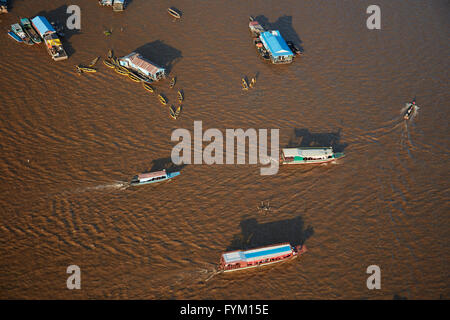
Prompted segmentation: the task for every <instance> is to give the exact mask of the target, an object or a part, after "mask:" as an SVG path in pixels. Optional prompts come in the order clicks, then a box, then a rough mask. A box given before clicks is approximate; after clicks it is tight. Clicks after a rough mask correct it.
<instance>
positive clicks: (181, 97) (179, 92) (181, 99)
mask: <svg viewBox="0 0 450 320" xmlns="http://www.w3.org/2000/svg"><path fill="white" fill-rule="evenodd" d="M178 100H179V101H180V102H183V100H184V95H183V92H182V91H178Z"/></svg>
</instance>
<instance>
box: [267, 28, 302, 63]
mask: <svg viewBox="0 0 450 320" xmlns="http://www.w3.org/2000/svg"><path fill="white" fill-rule="evenodd" d="M260 38H261V41H262V43H263V44H264V46H265V47H266V49H267V50H269V51H270V53H271V54H272V56H274V57H282V56H290V55H291V56H293V55H294V54H293V53H292V51H291V49H289V47H288V45H287V43H286V41H284V39H283V37H282V36H281V34H280V31H278V30H271V31H266V32H263V33H261V37H260Z"/></svg>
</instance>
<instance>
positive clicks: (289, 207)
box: [0, 0, 450, 299]
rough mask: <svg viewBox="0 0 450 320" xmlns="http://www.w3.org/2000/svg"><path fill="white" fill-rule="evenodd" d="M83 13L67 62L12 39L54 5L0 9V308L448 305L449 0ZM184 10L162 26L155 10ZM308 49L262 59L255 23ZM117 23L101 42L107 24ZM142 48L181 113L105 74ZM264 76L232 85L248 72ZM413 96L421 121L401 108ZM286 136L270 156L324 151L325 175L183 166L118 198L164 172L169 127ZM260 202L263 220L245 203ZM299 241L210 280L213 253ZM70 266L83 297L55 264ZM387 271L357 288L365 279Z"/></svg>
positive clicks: (135, 5) (294, 169)
mask: <svg viewBox="0 0 450 320" xmlns="http://www.w3.org/2000/svg"><path fill="white" fill-rule="evenodd" d="M72 3H73V4H78V5H79V6H80V7H81V13H82V16H81V19H82V20H81V30H80V31H79V32H66V33H67V35H66V39H65V40H64V41H63V44H64V45H65V47H66V48H67V51H68V53H69V55H70V57H69V59H68V60H66V61H63V62H53V61H52V60H51V59H50V57H49V55H48V54H47V52H46V51H45V49H44V48H43V46H42V45H40V46H37V45H35V46H32V47H30V46H26V45H22V44H18V43H16V42H14V41H12V40H11V39H9V37H8V36H7V34H6V31H7V28H8V26H9V25H10V24H12V23H15V22H16V21H17V17H18V16H27V17H33V16H35V15H37V14H43V15H46V16H48V17H50V18H53V19H57V20H60V21H64V19H65V17H67V15H66V14H65V9H66V5H67V3H66V1H62V0H51V1H50V0H42V1H39V2H37V1H36V2H35V1H20V0H15V1H13V2H12V7H13V8H12V11H11V13H9V14H6V15H5V14H4V15H0V26H1V30H3V31H4V32H2V34H1V36H0V53H1V59H0V72H1V75H0V77H1V82H0V96H1V99H0V107H1V112H2V115H1V117H0V123H1V124H0V152H1V156H0V176H1V184H0V208H1V209H0V257H1V259H0V297H1V298H26V299H37V298H42V299H50V298H62V299H72V298H83V299H87V298H97V299H104V298H106V299H118V298H122V299H183V298H184V299H278V298H281V299H320V298H329V299H344V298H348V299H392V298H394V297H404V298H408V299H421V298H424V299H439V298H448V296H449V277H448V263H449V251H448V244H449V217H448V212H449V206H448V199H449V184H448V181H449V174H448V164H449V163H448V156H449V145H448V141H449V139H448V135H449V129H448V110H449V109H448V101H449V98H450V97H449V93H448V92H449V85H448V69H449V63H448V56H449V53H450V52H449V46H448V39H449V30H450V29H449V21H450V20H449V19H448V17H449V10H450V7H449V4H448V2H447V1H438V0H436V1H387V0H382V1H378V2H377V4H378V5H380V7H381V12H382V20H381V22H382V29H381V30H368V29H367V28H366V18H367V17H368V15H367V14H366V13H365V12H366V8H367V7H368V6H369V5H370V4H372V3H370V2H369V1H324V0H321V1H314V2H312V1H252V2H251V3H247V2H237V1H233V2H231V3H228V2H225V1H208V4H206V3H204V2H202V1H181V0H179V1H178V0H177V1H143V0H133V1H131V2H130V3H129V6H128V8H127V9H126V10H125V11H124V12H121V13H113V12H112V10H111V8H102V7H99V6H98V5H97V1H88V0H84V1H72ZM170 6H175V7H177V8H179V9H180V10H181V11H182V13H183V17H182V19H181V20H180V21H177V22H173V20H172V18H170V16H168V14H167V12H166V9H167V8H168V7H170ZM249 15H254V16H259V19H262V20H263V22H265V23H266V24H267V25H269V26H272V27H273V28H277V29H279V30H280V31H281V33H282V34H283V35H284V36H285V37H286V38H287V39H291V40H293V41H294V42H295V43H296V44H297V45H300V46H301V47H302V48H303V50H304V56H302V57H301V58H299V59H296V61H295V62H294V63H293V64H291V65H286V66H273V65H270V64H267V63H264V62H263V61H261V60H260V59H259V58H258V56H257V54H256V51H255V49H254V47H253V46H252V45H251V39H250V36H249V32H248V16H249ZM107 29H108V30H112V34H111V35H110V36H105V35H104V33H103V31H104V30H107ZM110 48H112V49H113V50H114V52H115V54H116V55H118V56H121V55H125V54H128V53H130V52H131V51H134V50H138V51H140V52H142V53H143V54H144V55H145V56H146V57H147V58H149V59H150V60H153V61H155V62H157V63H160V64H162V65H164V66H166V67H168V69H169V71H170V76H176V77H177V84H176V87H175V89H173V90H171V89H169V88H168V81H164V82H162V83H159V84H156V85H155V87H156V88H157V89H158V90H159V92H162V93H164V94H165V95H166V96H167V98H168V99H169V105H170V104H172V103H175V102H176V89H183V91H184V93H185V102H184V104H183V111H182V114H181V116H180V118H179V119H178V120H176V121H174V120H172V119H170V117H169V114H168V107H167V106H162V105H161V104H160V103H159V101H158V100H157V96H155V95H152V94H150V93H149V92H147V91H145V90H144V89H143V88H142V87H141V86H140V85H139V84H137V83H135V82H133V81H131V80H129V79H128V78H126V77H123V76H121V75H118V74H116V73H114V72H113V71H112V70H111V69H108V68H107V67H105V66H104V65H103V64H102V63H101V62H99V64H98V65H97V66H98V69H99V70H98V72H97V73H95V74H84V75H82V76H78V75H77V74H76V73H75V72H74V67H73V66H74V65H75V64H78V63H89V62H90V61H91V60H92V59H93V58H95V57H96V56H102V57H104V56H106V54H107V52H108V50H109V49H110ZM255 74H258V79H257V83H256V87H255V88H254V89H251V90H249V91H248V92H244V91H243V90H242V89H241V77H243V76H245V75H246V76H248V77H252V76H254V75H255ZM414 96H416V97H417V103H418V105H419V106H420V110H419V114H418V116H417V117H416V118H415V119H414V120H413V121H410V122H408V123H405V122H404V121H403V120H402V119H401V115H400V109H401V108H402V107H403V106H404V104H405V103H406V102H407V101H408V100H410V99H412V97H414ZM194 120H202V121H203V128H205V129H206V128H218V129H220V130H223V132H224V130H225V129H226V128H233V129H234V128H244V129H246V128H256V129H259V128H269V129H270V128H278V129H280V144H281V146H287V145H314V144H315V145H318V144H327V143H328V144H333V145H334V146H335V147H337V148H340V149H342V150H343V151H344V152H345V153H346V157H345V158H344V159H342V160H340V161H338V162H337V163H335V164H329V165H322V166H301V167H299V166H288V167H281V168H280V171H279V172H278V174H276V175H274V176H261V175H260V174H259V166H256V165H221V166H220V165H216V166H207V165H187V166H185V167H183V168H182V171H181V175H180V176H179V177H177V178H176V179H174V180H173V181H171V182H169V183H163V184H159V185H155V186H152V185H150V186H143V187H139V188H133V189H129V188H128V189H123V188H121V186H122V185H123V183H124V182H126V181H129V179H130V178H131V177H132V176H133V175H135V174H136V173H139V172H143V171H145V170H149V169H152V168H153V169H158V168H162V167H163V166H164V165H165V164H166V162H167V159H168V158H169V157H170V152H171V150H172V147H173V146H174V145H175V143H174V142H171V141H170V135H171V133H172V131H173V130H174V129H176V128H186V129H189V130H193V122H194ZM261 201H270V204H271V206H272V207H273V210H272V211H270V212H268V213H266V214H261V213H260V212H258V209H257V206H258V205H259V204H260V202H261ZM286 241H287V242H291V244H300V243H304V244H306V245H307V246H308V248H309V251H308V253H306V254H305V255H304V256H303V257H301V258H300V259H296V260H293V261H290V262H286V263H283V264H279V265H274V266H270V267H266V268H262V269H260V270H253V271H245V272H241V273H232V274H226V275H217V276H215V277H213V278H211V279H210V280H209V281H205V280H206V279H207V278H208V277H209V275H210V274H211V269H212V268H213V267H214V265H215V264H216V263H217V262H218V261H219V258H220V254H221V253H222V252H224V251H226V250H229V249H236V248H239V247H248V248H250V247H257V246H262V245H267V244H273V243H278V242H286ZM71 264H76V265H78V266H80V268H81V274H82V280H81V285H82V289H81V290H68V289H67V288H66V279H67V277H68V275H67V274H66V268H67V266H68V265H71ZM373 264H374V265H378V266H380V268H381V277H382V278H381V281H382V284H381V285H382V289H381V290H368V289H367V287H366V279H367V277H368V275H367V274H366V268H367V267H368V266H369V265H373Z"/></svg>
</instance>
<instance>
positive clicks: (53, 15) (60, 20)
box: [31, 5, 81, 57]
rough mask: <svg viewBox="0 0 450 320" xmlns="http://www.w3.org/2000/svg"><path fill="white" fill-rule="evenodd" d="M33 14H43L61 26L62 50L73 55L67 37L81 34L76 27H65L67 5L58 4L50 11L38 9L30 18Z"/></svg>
mask: <svg viewBox="0 0 450 320" xmlns="http://www.w3.org/2000/svg"><path fill="white" fill-rule="evenodd" d="M35 16H44V17H46V18H47V20H48V21H49V22H50V23H52V22H55V23H56V24H57V25H58V26H59V27H61V28H62V30H61V31H62V32H63V33H64V36H60V38H61V42H62V45H63V47H64V50H65V51H66V53H67V56H69V57H70V56H71V55H73V54H74V53H75V52H76V50H75V49H74V48H73V47H72V44H71V43H70V41H69V39H70V38H71V37H72V36H74V35H78V34H81V31H80V30H77V29H73V30H70V29H68V28H67V27H66V20H67V18H68V17H69V15H68V14H67V6H66V5H63V6H60V7H58V8H56V9H54V10H51V11H40V12H38V13H36V14H35V15H33V16H31V18H32V17H35ZM56 31H59V30H56ZM58 35H59V32H58Z"/></svg>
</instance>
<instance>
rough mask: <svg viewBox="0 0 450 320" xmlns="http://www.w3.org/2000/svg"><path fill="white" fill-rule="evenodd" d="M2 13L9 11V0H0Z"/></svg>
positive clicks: (0, 11)
mask: <svg viewBox="0 0 450 320" xmlns="http://www.w3.org/2000/svg"><path fill="white" fill-rule="evenodd" d="M0 13H8V1H7V0H0Z"/></svg>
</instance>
